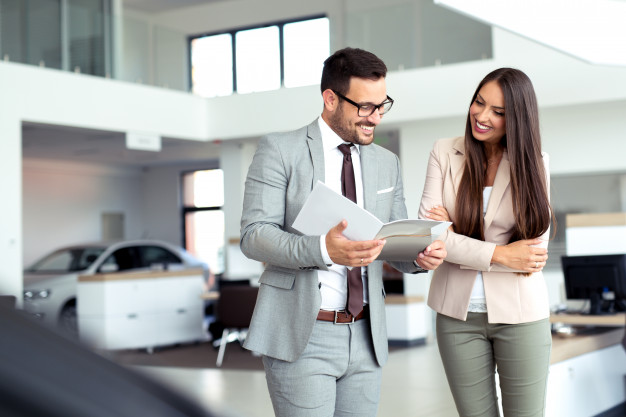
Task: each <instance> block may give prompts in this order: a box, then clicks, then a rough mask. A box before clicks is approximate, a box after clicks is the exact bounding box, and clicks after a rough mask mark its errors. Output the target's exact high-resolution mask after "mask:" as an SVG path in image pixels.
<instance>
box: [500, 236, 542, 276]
mask: <svg viewBox="0 0 626 417" xmlns="http://www.w3.org/2000/svg"><path fill="white" fill-rule="evenodd" d="M541 242H542V240H541V239H528V240H518V241H517V242H512V243H509V244H508V245H504V246H496V250H495V251H494V252H493V256H492V258H491V262H495V263H499V264H501V265H504V266H506V267H509V268H511V269H515V270H517V271H524V272H529V273H533V272H539V271H541V270H542V269H543V267H544V266H546V261H547V260H548V250H547V249H546V248H539V247H536V246H535V245H539V244H540V243H541Z"/></svg>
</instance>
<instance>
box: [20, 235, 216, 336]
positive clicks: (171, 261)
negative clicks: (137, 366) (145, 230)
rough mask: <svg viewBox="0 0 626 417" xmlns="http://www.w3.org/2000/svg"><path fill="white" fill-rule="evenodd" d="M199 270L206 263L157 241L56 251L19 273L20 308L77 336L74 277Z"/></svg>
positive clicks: (85, 245) (206, 277)
mask: <svg viewBox="0 0 626 417" xmlns="http://www.w3.org/2000/svg"><path fill="white" fill-rule="evenodd" d="M188 268H190V269H197V268H202V269H203V270H204V271H205V273H204V275H205V282H207V283H208V282H209V274H210V272H209V268H208V266H207V264H206V263H204V262H201V261H199V260H198V259H196V258H194V257H193V256H192V255H191V254H189V253H188V252H187V251H185V250H184V249H183V248H181V247H177V246H174V245H171V244H169V243H166V242H161V241H157V240H131V241H122V242H115V243H91V244H83V245H74V246H68V247H64V248H61V249H58V250H56V251H54V252H52V253H50V254H49V255H46V256H44V257H43V258H42V259H40V260H39V261H37V262H35V263H34V264H33V265H32V266H31V267H29V268H27V269H26V270H24V309H25V310H26V311H27V312H29V313H32V314H34V315H36V316H38V317H39V318H40V319H42V320H43V321H44V322H45V323H48V324H51V325H59V326H60V327H61V328H62V329H63V330H64V331H67V332H69V333H70V334H77V331H78V325H77V317H76V290H77V286H78V276H79V275H93V274H97V273H111V272H117V271H130V270H134V271H141V270H154V269H188Z"/></svg>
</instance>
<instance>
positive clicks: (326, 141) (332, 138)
mask: <svg viewBox="0 0 626 417" xmlns="http://www.w3.org/2000/svg"><path fill="white" fill-rule="evenodd" d="M317 124H318V125H319V128H320V132H321V133H322V144H323V147H324V152H328V151H330V150H332V149H335V148H337V146H339V145H341V144H342V143H347V142H346V141H345V140H343V139H341V138H340V137H339V135H338V134H336V133H335V131H334V130H332V129H331V128H330V126H328V124H327V123H326V121H325V120H324V118H322V117H321V116H320V117H319V118H318V119H317ZM353 145H354V147H355V148H356V151H357V153H358V154H360V152H361V148H360V146H361V145H358V144H356V143H353Z"/></svg>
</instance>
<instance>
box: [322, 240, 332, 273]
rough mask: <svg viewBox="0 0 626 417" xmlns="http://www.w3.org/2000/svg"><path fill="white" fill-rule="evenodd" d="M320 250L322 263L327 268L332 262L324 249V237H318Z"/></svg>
mask: <svg viewBox="0 0 626 417" xmlns="http://www.w3.org/2000/svg"><path fill="white" fill-rule="evenodd" d="M320 250H321V252H322V259H323V260H324V263H325V264H326V265H328V266H330V265H332V264H333V261H332V259H330V256H329V255H328V250H327V249H326V235H322V236H320Z"/></svg>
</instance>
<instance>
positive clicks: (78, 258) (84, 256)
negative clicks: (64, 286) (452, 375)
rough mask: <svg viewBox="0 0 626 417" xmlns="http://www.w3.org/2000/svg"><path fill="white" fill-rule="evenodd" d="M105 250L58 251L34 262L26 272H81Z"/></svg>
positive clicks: (75, 249)
mask: <svg viewBox="0 0 626 417" xmlns="http://www.w3.org/2000/svg"><path fill="white" fill-rule="evenodd" d="M105 249H106V248H101V247H89V248H72V249H60V250H58V251H55V252H52V253H51V254H50V255H48V256H46V257H44V258H43V259H41V260H39V261H37V262H35V264H33V265H32V266H31V267H30V268H28V269H27V271H28V272H72V271H82V270H84V269H87V268H89V266H90V265H91V264H92V263H93V262H94V261H95V260H96V259H98V256H100V255H101V254H102V252H104V251H105Z"/></svg>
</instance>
